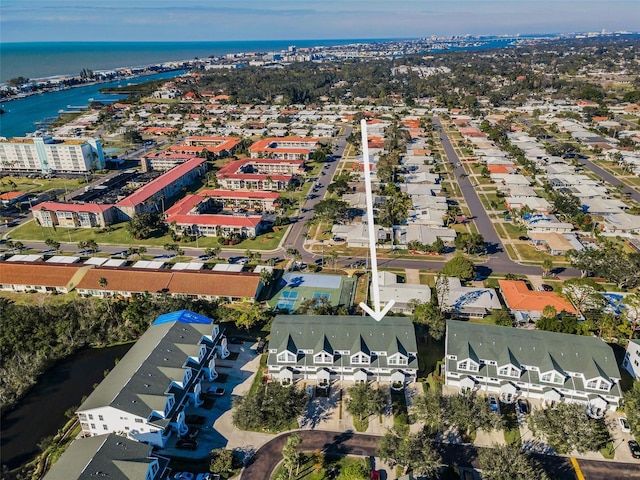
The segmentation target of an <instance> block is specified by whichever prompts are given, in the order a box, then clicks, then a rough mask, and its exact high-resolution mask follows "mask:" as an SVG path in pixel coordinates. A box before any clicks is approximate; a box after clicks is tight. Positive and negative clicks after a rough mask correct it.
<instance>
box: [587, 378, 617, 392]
mask: <svg viewBox="0 0 640 480" xmlns="http://www.w3.org/2000/svg"><path fill="white" fill-rule="evenodd" d="M587 388H588V389H589V390H602V391H603V392H608V391H609V390H610V389H611V383H609V382H607V381H606V380H604V379H602V378H594V379H593V380H589V381H588V382H587Z"/></svg>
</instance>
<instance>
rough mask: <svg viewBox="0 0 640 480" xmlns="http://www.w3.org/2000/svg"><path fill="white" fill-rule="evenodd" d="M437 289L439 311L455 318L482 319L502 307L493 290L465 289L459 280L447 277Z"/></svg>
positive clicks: (480, 288) (481, 288)
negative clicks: (439, 302) (439, 303)
mask: <svg viewBox="0 0 640 480" xmlns="http://www.w3.org/2000/svg"><path fill="white" fill-rule="evenodd" d="M436 288H438V299H439V301H441V305H440V309H441V310H442V311H443V312H446V313H448V314H449V315H451V316H453V317H457V318H483V317H485V316H487V315H489V314H490V313H491V311H492V310H500V309H501V308H502V305H501V304H500V299H499V298H498V294H497V292H496V291H495V289H494V288H484V287H472V286H471V287H465V286H463V285H462V283H461V282H460V279H459V278H456V277H447V278H446V279H443V283H442V284H440V285H439V286H436Z"/></svg>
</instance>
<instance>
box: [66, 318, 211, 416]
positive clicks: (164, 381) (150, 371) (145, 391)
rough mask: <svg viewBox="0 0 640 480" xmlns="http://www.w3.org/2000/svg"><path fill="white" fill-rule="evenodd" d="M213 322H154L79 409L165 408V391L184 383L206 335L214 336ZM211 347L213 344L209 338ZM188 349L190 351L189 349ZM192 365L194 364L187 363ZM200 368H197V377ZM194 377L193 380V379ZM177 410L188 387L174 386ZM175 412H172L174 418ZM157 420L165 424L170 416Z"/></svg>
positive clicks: (142, 412) (139, 411)
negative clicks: (190, 359)
mask: <svg viewBox="0 0 640 480" xmlns="http://www.w3.org/2000/svg"><path fill="white" fill-rule="evenodd" d="M212 333H213V324H209V325H207V324H200V323H183V322H180V321H174V322H168V323H162V324H159V325H152V326H151V327H150V328H149V329H148V330H147V331H146V332H145V333H144V335H142V337H140V339H139V340H138V341H137V342H136V344H135V345H134V346H133V347H132V348H131V350H129V352H128V353H127V354H126V355H125V356H124V357H123V358H122V360H121V361H120V362H119V363H118V364H117V365H116V366H115V367H114V369H113V370H112V371H111V372H110V373H109V375H108V376H107V377H106V378H105V379H104V380H103V381H102V382H101V383H100V385H98V387H97V388H96V389H95V390H94V391H93V392H92V393H91V395H89V397H88V398H87V399H86V400H85V401H84V403H83V404H82V405H81V406H80V408H79V409H78V411H79V412H83V411H87V410H92V409H95V408H100V407H104V406H107V405H110V406H112V407H114V408H117V409H119V410H122V411H125V412H128V413H131V414H133V415H136V416H139V417H142V418H149V416H150V414H151V412H152V411H153V410H160V411H164V402H165V400H166V394H165V392H166V391H167V390H168V389H169V387H170V386H171V384H172V383H173V382H178V383H182V382H183V375H184V372H185V368H183V367H184V365H185V364H188V363H191V364H192V365H193V366H194V367H197V364H196V363H195V362H193V361H191V362H188V359H189V357H190V356H196V358H197V355H198V351H199V348H200V347H198V343H200V342H201V340H202V339H203V336H207V337H209V338H210V337H211V336H212ZM204 343H205V344H208V347H207V348H209V349H210V348H212V345H211V344H210V341H209V342H208V341H206V339H205V342H204ZM187 352H188V353H187ZM186 368H190V367H186ZM195 373H197V372H196V370H194V371H193V374H194V377H195ZM192 381H193V380H192ZM171 391H172V392H173V393H174V395H175V406H174V408H173V410H175V408H176V406H177V405H179V404H180V402H181V400H182V398H183V397H184V395H185V393H186V391H185V390H183V389H180V388H172V389H171ZM174 413H175V412H173V411H172V412H170V414H169V416H168V418H170V417H171V416H172V415H173V414H174ZM154 423H156V424H158V425H160V426H165V424H166V420H161V421H155V422H154Z"/></svg>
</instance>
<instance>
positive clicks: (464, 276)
mask: <svg viewBox="0 0 640 480" xmlns="http://www.w3.org/2000/svg"><path fill="white" fill-rule="evenodd" d="M442 274H443V275H445V276H447V277H457V278H459V279H460V280H462V281H466V280H471V279H473V278H475V276H476V267H475V265H474V264H473V262H472V261H471V260H469V259H468V258H467V257H464V256H462V255H457V256H455V257H453V258H452V259H451V260H449V261H448V262H447V263H445V264H444V267H442Z"/></svg>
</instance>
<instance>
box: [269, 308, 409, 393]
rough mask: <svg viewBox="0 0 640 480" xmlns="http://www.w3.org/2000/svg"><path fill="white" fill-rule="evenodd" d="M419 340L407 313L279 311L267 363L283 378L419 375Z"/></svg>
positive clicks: (322, 381) (321, 380)
mask: <svg viewBox="0 0 640 480" xmlns="http://www.w3.org/2000/svg"><path fill="white" fill-rule="evenodd" d="M417 351H418V347H417V343H416V336H415V331H414V327H413V323H412V322H411V320H410V319H409V318H405V317H385V318H383V319H382V320H380V321H379V322H378V321H376V320H375V319H373V318H371V317H369V316H365V317H361V316H351V317H348V316H306V315H278V316H277V317H276V318H275V319H274V320H273V324H272V326H271V337H270V340H269V356H268V357H267V368H268V372H269V376H270V377H271V378H272V379H274V380H279V381H281V382H283V383H291V382H294V381H296V380H303V381H307V382H309V381H316V382H317V384H319V385H328V384H330V383H331V382H334V381H341V382H342V381H345V382H367V381H379V382H394V383H396V382H398V383H403V384H404V383H410V382H413V381H415V380H416V375H417V371H418V357H417Z"/></svg>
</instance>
